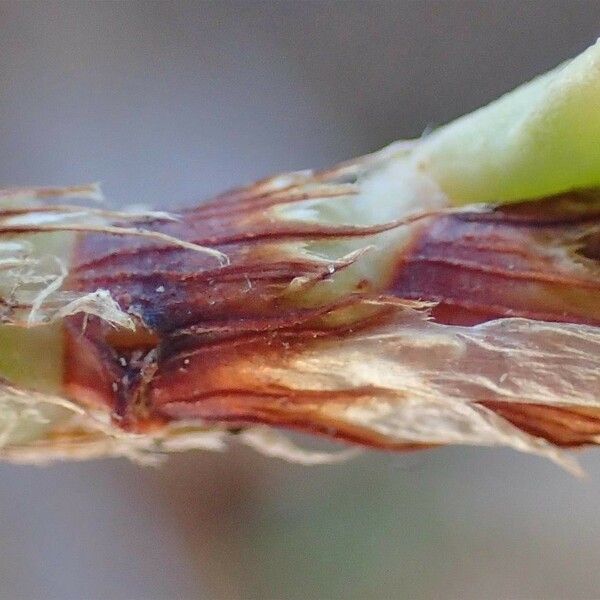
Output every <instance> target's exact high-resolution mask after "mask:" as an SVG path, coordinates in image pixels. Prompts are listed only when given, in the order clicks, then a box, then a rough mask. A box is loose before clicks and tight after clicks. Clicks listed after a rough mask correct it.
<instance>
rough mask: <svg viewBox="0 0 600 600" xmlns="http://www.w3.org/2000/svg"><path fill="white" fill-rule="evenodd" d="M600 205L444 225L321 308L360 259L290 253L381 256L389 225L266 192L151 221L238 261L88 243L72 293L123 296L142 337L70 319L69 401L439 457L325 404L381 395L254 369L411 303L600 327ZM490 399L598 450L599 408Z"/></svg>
mask: <svg viewBox="0 0 600 600" xmlns="http://www.w3.org/2000/svg"><path fill="white" fill-rule="evenodd" d="M315 193H316V192H315ZM599 198H600V195H599V194H597V193H594V192H585V193H584V192H580V193H571V194H565V195H562V196H560V197H557V198H554V199H544V200H543V201H542V200H540V201H538V202H535V201H534V202H527V203H523V204H520V205H514V206H510V207H507V208H501V209H496V210H488V211H468V210H465V211H463V212H460V213H455V214H440V215H439V216H431V217H429V218H428V219H427V220H426V221H425V222H424V223H423V224H421V225H420V226H419V227H417V228H415V230H414V234H413V238H412V239H411V240H410V242H409V243H408V244H407V245H406V246H405V249H404V250H403V251H401V252H398V255H397V256H395V257H394V264H395V268H394V270H393V273H392V276H391V277H390V278H389V280H388V281H384V282H381V285H380V286H379V288H378V289H374V290H370V291H365V290H362V289H349V290H346V293H344V294H342V295H341V296H340V298H338V299H336V300H333V301H329V302H328V303H323V304H322V305H318V306H313V305H311V306H309V307H304V306H303V305H302V304H301V303H299V302H297V301H296V297H297V296H299V295H300V294H302V293H303V290H304V289H306V287H307V286H311V285H315V284H316V282H319V281H323V280H326V279H327V278H331V277H335V275H336V273H337V272H338V271H340V270H343V269H345V268H348V267H350V265H351V264H352V262H353V260H358V259H359V258H358V257H354V258H350V259H348V260H346V261H340V262H339V263H336V264H335V266H334V267H333V269H332V266H331V264H327V263H326V262H325V261H320V260H316V259H314V258H311V257H310V256H308V255H303V254H300V253H298V254H297V255H293V253H291V252H290V250H289V248H288V246H286V244H285V243H283V242H285V241H312V240H314V239H317V238H326V239H327V238H331V239H335V238H343V237H356V236H362V237H364V241H365V245H368V244H369V243H370V242H369V238H370V236H372V235H373V234H374V233H376V232H378V231H381V230H383V229H385V228H386V226H382V227H369V228H360V227H333V226H318V225H314V224H311V225H308V224H306V223H294V222H290V221H275V220H273V218H272V214H271V213H267V212H266V211H267V210H268V209H269V208H270V207H272V206H274V205H276V204H278V203H285V202H289V201H292V200H293V199H292V200H290V198H289V196H286V194H285V193H281V192H279V193H278V194H268V193H261V191H260V188H255V189H254V193H253V192H252V189H249V190H240V191H236V192H233V193H231V194H230V195H229V196H223V197H220V198H219V199H217V200H215V201H214V202H212V203H208V204H205V205H203V206H201V207H200V208H198V209H196V210H191V211H188V212H186V213H184V215H183V218H182V220H181V221H180V222H177V223H159V222H157V223H155V224H154V225H152V226H149V225H148V224H145V227H146V228H154V229H156V230H159V231H161V232H164V233H168V234H169V235H172V236H176V237H179V238H181V239H184V240H186V241H191V242H195V243H198V244H201V245H205V246H211V247H213V248H216V249H218V250H220V251H222V252H223V253H225V254H227V256H228V257H229V259H230V264H229V265H227V266H220V265H218V264H215V260H214V258H213V257H211V256H207V255H204V254H201V253H195V252H193V251H191V250H187V249H183V248H177V247H172V246H160V245H157V243H156V242H155V241H152V240H144V239H134V240H131V239H124V238H114V237H110V236H107V235H101V234H81V236H80V240H79V245H78V248H77V252H76V258H75V260H74V264H73V265H72V269H71V273H70V277H69V281H68V286H69V287H70V288H71V289H73V290H78V291H94V290H96V289H98V288H104V289H108V290H109V291H110V292H111V295H112V296H113V298H114V299H115V300H116V301H117V302H118V303H119V305H120V306H121V308H122V309H123V310H125V311H127V312H129V313H130V314H131V315H133V316H134V317H135V319H136V321H137V324H138V327H137V329H136V331H135V332H129V331H120V330H119V331H115V330H114V329H112V328H111V327H110V326H109V325H107V324H104V323H102V322H101V321H100V320H98V319H95V318H94V317H89V318H83V317H80V316H74V317H69V318H68V320H67V327H66V336H67V344H66V363H65V364H66V369H67V370H66V374H65V381H66V389H67V392H68V393H69V394H70V395H71V396H72V397H75V398H76V399H78V401H80V402H83V403H93V404H101V405H103V406H106V407H108V408H109V409H110V411H111V412H112V414H113V416H114V420H115V422H116V423H118V424H119V425H121V426H122V427H124V428H128V429H132V430H136V431H144V430H145V429H148V428H153V427H157V426H160V425H161V423H165V422H168V421H171V420H187V419H201V420H202V421H204V422H208V423H219V424H227V425H230V426H231V427H232V428H237V427H243V426H245V425H247V424H252V423H267V424H270V425H275V426H283V427H287V428H293V429H299V430H302V431H307V432H312V433H317V434H321V435H325V436H330V437H333V438H340V439H343V440H346V441H349V442H354V443H359V444H365V445H369V446H374V447H379V448H390V449H410V448H414V447H425V445H424V444H423V445H419V444H412V443H408V442H407V443H405V444H404V443H398V442H396V441H390V440H388V439H387V438H386V436H384V435H382V434H379V433H377V432H374V431H372V430H371V429H369V428H368V427H361V426H359V425H350V424H348V423H341V422H336V421H335V420H332V419H331V418H329V417H327V415H326V414H323V413H322V412H320V410H319V407H320V406H321V405H322V404H323V403H324V402H327V403H340V404H342V405H360V403H361V399H362V398H363V397H364V398H367V397H370V396H371V395H372V392H373V390H372V389H366V390H361V389H351V390H350V389H348V390H339V391H336V392H331V391H328V392H324V391H315V390H309V389H306V390H298V389H290V388H289V387H286V386H285V385H284V384H282V385H275V384H272V383H271V384H269V385H264V384H263V383H261V381H260V379H259V378H257V377H253V376H252V373H253V372H257V371H259V370H260V369H261V365H266V364H268V365H269V366H270V367H276V366H277V365H278V364H280V363H281V364H283V363H284V362H285V363H286V364H289V362H290V360H291V358H292V357H293V356H294V355H300V354H301V353H302V352H303V351H304V350H305V349H306V348H310V347H311V346H315V345H318V344H320V343H322V342H323V340H329V341H331V340H335V339H340V340H341V339H344V338H346V337H348V336H353V335H356V332H357V331H358V330H361V331H365V330H366V331H368V330H369V328H374V327H378V326H381V325H382V324H384V323H386V322H388V321H389V320H390V319H393V315H394V313H395V312H397V311H399V310H403V306H406V305H407V304H408V305H410V301H413V302H414V301H432V302H434V303H436V304H435V306H434V307H433V308H432V310H431V316H432V317H433V319H434V320H435V321H437V322H439V323H446V324H457V325H469V326H470V325H474V324H477V323H482V322H485V321H488V320H490V319H494V318H499V317H525V318H529V319H535V320H543V321H556V322H564V323H581V324H588V325H595V326H598V325H600V302H598V297H599V293H600V275H599V267H598V263H597V261H595V260H594V259H593V257H592V258H590V257H589V256H585V252H581V251H580V249H581V248H582V247H583V246H584V245H585V242H584V240H585V236H586V235H588V232H589V231H590V230H592V229H593V228H594V227H595V228H596V229H597V227H598V226H599V225H600V201H599ZM298 278H304V279H303V280H302V281H304V282H307V283H305V285H304V287H301V288H300V291H298V292H296V295H294V293H292V294H290V293H289V289H290V288H289V286H290V283H291V282H292V281H298ZM392 298H394V299H396V300H400V301H401V302H396V303H394V302H392V301H391V299H392ZM373 301H375V303H373ZM340 315H342V316H343V318H340ZM334 317H335V318H334ZM242 365H244V368H241V367H242ZM248 365H251V367H248ZM378 394H380V395H381V394H385V391H384V390H378ZM479 402H480V403H481V405H483V406H485V407H487V408H489V409H491V410H493V411H494V412H495V413H496V414H498V415H500V416H501V417H503V418H504V419H506V420H508V421H510V422H511V423H513V424H514V425H516V426H517V427H519V428H520V429H522V430H524V431H526V432H528V433H531V434H533V435H535V436H538V437H542V438H545V439H547V440H549V441H551V442H553V443H555V444H557V445H564V446H576V445H581V444H586V443H593V442H595V441H597V439H598V437H597V436H598V435H600V411H598V410H596V409H592V408H581V409H579V408H573V407H568V408H567V407H558V406H553V407H550V406H542V405H536V404H524V403H523V404H521V403H518V402H511V403H510V404H509V403H506V402H498V401H493V400H490V399H487V398H485V397H484V398H480V399H479Z"/></svg>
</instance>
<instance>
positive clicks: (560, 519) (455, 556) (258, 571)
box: [0, 0, 600, 600]
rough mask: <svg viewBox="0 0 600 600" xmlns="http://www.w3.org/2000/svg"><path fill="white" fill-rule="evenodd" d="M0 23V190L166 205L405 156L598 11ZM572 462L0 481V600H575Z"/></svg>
mask: <svg viewBox="0 0 600 600" xmlns="http://www.w3.org/2000/svg"><path fill="white" fill-rule="evenodd" d="M0 24H1V35H0V185H8V184H63V183H64V184H68V183H78V182H82V181H95V180H100V181H102V182H103V186H104V190H105V192H106V194H107V196H108V198H109V200H110V202H111V203H114V204H116V205H120V204H128V203H129V204H131V203H135V204H138V203H143V204H149V205H155V206H160V207H172V206H175V205H177V204H179V205H181V204H191V203H193V202H197V201H199V200H201V199H202V198H206V197H208V196H210V195H211V194H213V193H215V192H217V191H220V190H222V189H223V188H227V187H230V186H233V185H237V184H240V183H245V182H248V181H251V180H252V179H255V178H258V177H262V176H265V175H267V174H270V173H273V172H277V171H285V170H289V169H299V168H304V167H312V166H325V165H328V164H330V163H333V162H335V161H338V160H343V159H346V158H348V157H350V156H352V155H356V154H361V153H366V152H369V151H371V150H374V149H376V148H378V147H380V146H382V145H384V144H387V143H388V142H391V141H393V140H395V139H397V138H402V137H410V136H418V135H419V134H420V133H421V132H422V131H423V130H424V129H425V128H426V127H429V126H435V125H436V124H441V123H443V122H445V121H447V120H449V119H451V118H453V117H455V116H458V115H459V114H461V113H463V112H467V111H469V110H472V109H473V108H475V107H477V106H479V105H480V104H482V103H485V102H487V101H489V100H491V99H493V98H494V97H496V96H498V95H499V94H501V93H503V92H505V91H507V90H509V89H510V88H512V87H513V86H515V85H516V84H518V83H520V82H522V81H524V80H526V79H528V78H530V77H532V76H533V75H535V74H537V73H539V72H541V71H544V70H546V69H548V68H550V67H553V66H554V65H556V64H557V63H559V62H560V61H562V60H564V59H565V58H568V57H570V56H572V55H574V54H576V53H577V52H579V51H581V50H583V49H584V48H585V47H586V46H588V45H590V44H591V43H592V42H593V41H594V40H595V39H596V37H597V36H598V33H599V29H600V28H599V24H600V4H599V3H598V2H596V1H589V2H577V1H564V2H557V1H551V0H542V1H535V2H534V1H529V2H524V3H523V2H520V1H519V2H516V1H500V0H497V1H488V2H471V1H464V0H461V1H458V0H457V1H453V2H450V1H448V2H423V1H421V2H407V1H398V2H372V1H371V2H368V1H363V2H343V1H338V2H268V3H263V2H256V1H246V2H242V1H239V2H218V3H217V2H215V3H204V2H193V3H182V2H126V3H125V2H94V3H91V2H90V3H88V2H42V3H37V2H33V3H32V2H17V1H12V2H0ZM0 351H1V349H0ZM582 462H583V464H584V466H585V468H586V469H587V471H588V473H589V478H588V480H586V481H578V480H575V479H573V478H571V477H570V476H568V475H567V474H565V473H563V472H561V471H560V470H559V469H558V468H556V467H555V466H553V465H551V464H549V463H546V462H544V461H542V460H540V459H537V458H532V457H528V456H522V455H517V454H516V453H513V452H509V451H502V450H482V449H463V448H458V449H456V448H454V449H452V448H448V449H441V450H436V451H430V452H427V453H423V454H418V455H410V456H393V455H389V454H385V453H372V454H369V455H365V456H364V457H362V458H359V459H357V460H354V461H353V462H350V463H347V464H344V465H341V466H339V465H338V466H332V467H313V468H305V467H299V466H295V465H289V464H285V463H282V462H279V461H277V460H274V459H266V458H263V457H261V456H258V455H256V454H254V453H253V452H252V451H251V450H248V449H243V448H233V449H232V450H231V451H229V452H227V453H225V454H209V453H200V452H197V453H192V454H187V455H182V456H176V457H173V458H171V459H170V460H169V462H168V463H167V464H166V465H165V466H163V467H162V468H159V469H149V468H140V467H137V466H135V465H132V464H130V463H128V462H127V461H125V460H109V461H97V462H93V463H88V464H61V465H56V466H52V467H49V468H45V469H38V468H32V467H17V466H8V465H2V466H0V598H2V599H4V598H6V599H11V600H19V599H21V598H22V599H37V598H40V599H41V598H44V599H54V598H56V599H65V600H70V599H74V600H75V599H85V598H89V599H96V598H97V599H108V600H112V599H115V600H117V599H132V600H137V599H149V600H151V599H208V598H224V599H238V598H239V599H246V598H248V599H253V598H257V599H271V598H273V599H277V598H281V599H294V598H298V599H304V598H316V599H320V598H323V599H325V598H331V599H337V598H344V599H346V598H348V599H364V598H374V599H379V598H382V599H383V598H440V597H443V598H467V599H468V598H486V599H496V598H498V599H500V598H569V599H576V598H597V597H600V569H599V568H598V565H599V564H600V516H599V514H598V506H599V501H600V451H596V452H591V451H590V452H587V453H584V454H582Z"/></svg>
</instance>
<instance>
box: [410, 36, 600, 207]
mask: <svg viewBox="0 0 600 600" xmlns="http://www.w3.org/2000/svg"><path fill="white" fill-rule="evenodd" d="M414 158H415V160H416V161H417V167H418V168H419V169H422V170H424V171H426V172H429V173H431V175H432V176H433V177H434V178H435V179H436V180H437V182H438V183H439V185H440V186H441V188H442V189H443V190H444V192H445V193H446V194H447V195H448V196H449V198H450V200H451V201H452V203H453V204H455V205H463V204H469V203H473V202H492V203H501V204H506V203H510V202H515V201H518V200H523V199H527V198H534V197H542V196H549V195H552V194H557V193H560V192H564V191H567V190H570V189H575V188H589V187H600V40H599V41H598V42H597V43H596V44H595V45H593V46H591V47H590V48H588V49H587V50H585V51H584V52H583V53H582V54H580V55H579V56H577V57H576V58H574V59H572V60H570V61H567V62H565V63H563V64H561V65H559V66H558V67H557V68H555V69H554V70H552V71H550V72H549V73H546V74H545V75H541V76H539V77H537V78H535V79H533V80H532V81H530V82H529V83H526V84H524V85H522V86H521V87H518V88H517V89H515V90H514V91H512V92H510V93H508V94H506V95H504V96H502V97H501V98H499V99H498V100H496V101H495V102H492V103H491V104H489V105H487V106H485V107H483V108H480V109H479V110H476V111H475V112H473V113H471V114H468V115H466V116H464V117H461V118H459V119H457V120H456V121H453V122H452V123H450V124H448V125H446V126H444V127H441V128H440V129H438V130H437V131H435V132H434V133H433V134H431V135H430V136H429V137H428V138H426V139H425V140H424V142H423V143H422V144H420V146H419V148H418V150H417V151H416V152H415V154H414Z"/></svg>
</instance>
